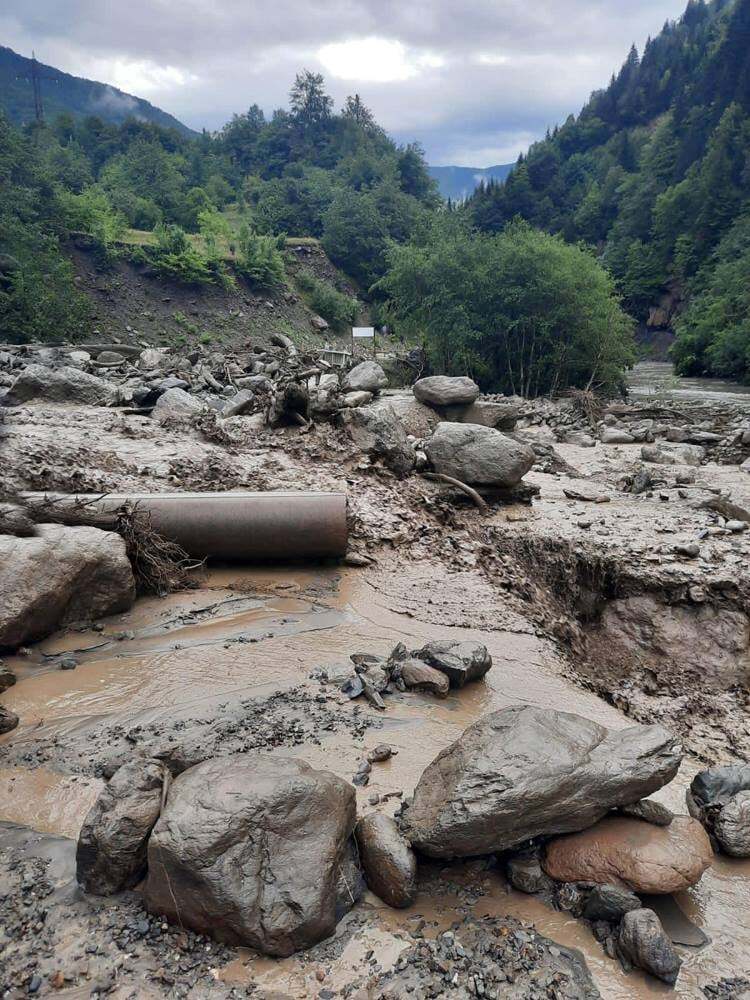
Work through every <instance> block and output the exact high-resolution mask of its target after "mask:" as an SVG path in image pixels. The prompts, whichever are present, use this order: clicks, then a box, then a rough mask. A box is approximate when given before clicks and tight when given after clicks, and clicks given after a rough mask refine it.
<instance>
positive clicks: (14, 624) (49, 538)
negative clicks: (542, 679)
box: [0, 524, 135, 649]
mask: <svg viewBox="0 0 750 1000" xmlns="http://www.w3.org/2000/svg"><path fill="white" fill-rule="evenodd" d="M134 600H135V580H134V578H133V571H132V569H131V566H130V561H129V560H128V556H127V552H126V549H125V542H124V541H123V539H122V538H121V537H120V535H118V534H116V533H115V532H113V531H101V530H100V529H99V528H90V527H75V528H68V527H62V526H61V525H57V524H42V525H39V528H38V534H37V535H35V536H34V537H32V538H16V537H14V536H13V535H0V649H2V648H11V649H12V648H15V647H17V646H21V645H23V644H24V643H27V642H35V641H36V640H38V639H42V638H44V637H45V636H47V635H49V634H50V633H51V632H54V631H55V629H57V628H60V627H61V626H63V625H69V624H71V623H73V622H79V621H91V620H92V619H94V618H101V617H103V616H104V615H111V614H116V613H117V612H118V611H126V610H127V609H128V608H129V607H130V606H131V605H132V603H133V601H134Z"/></svg>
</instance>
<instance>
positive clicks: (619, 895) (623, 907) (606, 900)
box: [583, 883, 643, 924]
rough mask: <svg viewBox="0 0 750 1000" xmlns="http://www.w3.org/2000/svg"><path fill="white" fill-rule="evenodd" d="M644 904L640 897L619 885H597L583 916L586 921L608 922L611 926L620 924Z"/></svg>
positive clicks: (588, 898) (588, 899) (589, 895)
mask: <svg viewBox="0 0 750 1000" xmlns="http://www.w3.org/2000/svg"><path fill="white" fill-rule="evenodd" d="M642 905H643V904H642V903H641V901H640V899H639V898H638V896H636V894H635V893H634V892H631V891H630V890H629V889H623V888H622V886H619V885H607V884H606V883H605V884H604V885H595V886H594V888H593V889H592V890H591V892H590V893H589V894H588V896H587V898H586V902H585V904H584V907H583V916H584V917H585V918H586V920H606V921H607V922H608V923H610V924H616V923H619V922H620V920H622V918H623V917H624V916H625V914H626V913H630V911H631V910H640V909H641V907H642Z"/></svg>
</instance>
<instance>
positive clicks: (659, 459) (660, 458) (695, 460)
mask: <svg viewBox="0 0 750 1000" xmlns="http://www.w3.org/2000/svg"><path fill="white" fill-rule="evenodd" d="M705 457H706V449H705V448H701V446H700V445H697V444H665V443H664V442H663V441H660V442H659V443H658V444H644V445H643V447H642V448H641V458H642V459H643V461H644V462H655V463H657V464H660V465H692V466H696V467H697V466H699V465H700V464H701V462H702V461H703V459H704V458H705Z"/></svg>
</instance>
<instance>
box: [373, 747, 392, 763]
mask: <svg viewBox="0 0 750 1000" xmlns="http://www.w3.org/2000/svg"><path fill="white" fill-rule="evenodd" d="M392 756H393V747H391V746H389V744H388V743H378V745H377V746H376V747H373V748H372V750H371V751H370V752H369V753H368V755H367V759H368V761H369V762H370V763H371V764H382V763H383V761H385V760H390V759H391V757H392Z"/></svg>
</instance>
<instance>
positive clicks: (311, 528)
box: [26, 492, 348, 562]
mask: <svg viewBox="0 0 750 1000" xmlns="http://www.w3.org/2000/svg"><path fill="white" fill-rule="evenodd" d="M26 497H27V498H28V499H29V500H30V501H37V502H38V501H40V500H43V499H44V498H45V497H47V498H48V499H49V500H52V501H54V502H55V520H62V521H64V523H67V524H74V523H76V521H75V517H76V506H77V505H79V512H80V502H85V503H86V504H87V512H88V513H89V514H90V513H94V514H95V515H98V514H101V515H102V516H103V517H104V518H105V519H106V517H107V515H109V514H112V515H114V514H115V513H116V512H117V510H118V509H119V508H121V507H122V506H123V504H131V505H134V506H137V507H138V509H139V510H142V511H145V512H147V513H148V514H149V515H150V517H151V524H152V526H153V527H154V529H155V530H156V531H158V532H159V534H160V535H162V536H163V537H164V538H168V539H170V540H172V541H175V542H177V543H178V544H179V545H181V546H182V548H183V549H185V551H186V552H187V553H188V554H189V555H191V556H195V557H196V558H198V559H206V558H208V559H213V560H218V561H220V562H275V561H277V560H278V561H282V560H283V561H286V562H296V561H305V560H308V559H326V558H337V557H340V556H343V555H345V554H346V547H347V539H348V527H347V518H346V494H345V493H292V492H290V493H281V492H272V493H108V494H107V495H106V496H97V495H96V494H76V495H73V496H71V495H62V494H53V493H47V494H43V493H35V494H26ZM43 519H44V518H43V516H41V517H40V516H37V520H39V521H43ZM89 523H90V522H89Z"/></svg>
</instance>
